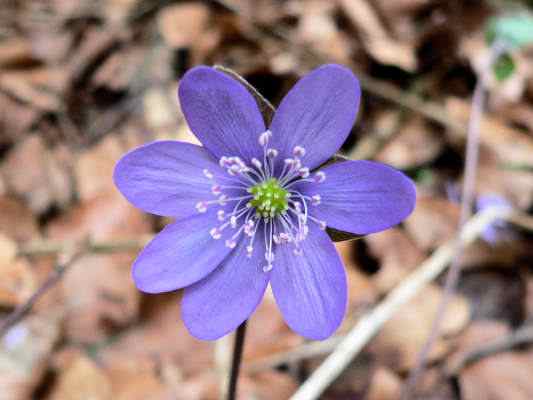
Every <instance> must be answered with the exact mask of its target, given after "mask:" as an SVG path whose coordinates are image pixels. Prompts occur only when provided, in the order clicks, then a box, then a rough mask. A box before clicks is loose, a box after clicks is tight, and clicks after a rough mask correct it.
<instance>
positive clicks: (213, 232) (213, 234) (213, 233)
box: [209, 228, 222, 240]
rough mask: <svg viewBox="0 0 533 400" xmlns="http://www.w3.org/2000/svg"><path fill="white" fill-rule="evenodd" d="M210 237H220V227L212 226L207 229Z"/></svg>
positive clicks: (216, 238)
mask: <svg viewBox="0 0 533 400" xmlns="http://www.w3.org/2000/svg"><path fill="white" fill-rule="evenodd" d="M209 233H210V235H211V237H212V238H213V239H215V240H218V239H220V238H221V237H222V233H221V232H220V229H218V228H213V229H211V230H210V231H209Z"/></svg>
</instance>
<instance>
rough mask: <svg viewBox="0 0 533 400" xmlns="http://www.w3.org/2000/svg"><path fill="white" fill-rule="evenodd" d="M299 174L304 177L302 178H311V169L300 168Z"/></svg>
mask: <svg viewBox="0 0 533 400" xmlns="http://www.w3.org/2000/svg"><path fill="white" fill-rule="evenodd" d="M298 174H299V175H300V176H301V177H302V178H307V177H308V176H309V168H307V167H303V168H300V169H299V170H298Z"/></svg>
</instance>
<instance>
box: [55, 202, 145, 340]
mask: <svg viewBox="0 0 533 400" xmlns="http://www.w3.org/2000/svg"><path fill="white" fill-rule="evenodd" d="M150 231H151V226H150V223H149V218H148V217H147V216H146V215H145V214H143V213H141V212H140V211H138V210H137V209H135V208H133V207H132V206H131V205H130V204H129V203H127V202H126V201H125V200H124V199H123V198H122V196H121V195H120V194H119V193H118V192H115V191H113V192H110V193H103V194H102V195H100V196H99V197H97V198H94V199H93V200H91V201H87V202H85V203H82V204H81V205H80V206H79V207H77V208H75V209H73V210H72V211H70V212H69V213H68V214H65V215H64V216H62V217H61V218H59V219H58V220H56V221H54V222H53V223H51V224H50V225H49V226H48V227H47V233H48V236H49V237H50V238H53V239H55V240H78V241H80V240H83V239H85V238H86V237H87V236H90V237H91V238H93V239H94V240H115V239H117V238H118V239H127V238H131V237H139V236H142V235H144V234H147V233H149V232H150ZM134 257H135V253H130V254H115V255H96V254H92V255H87V256H84V257H83V258H82V259H80V260H79V261H77V262H76V263H75V264H74V265H73V266H72V267H71V268H70V270H69V272H68V274H66V275H65V277H64V278H63V280H62V282H61V285H62V288H63V293H64V296H65V298H64V302H63V306H64V308H65V311H66V313H67V320H66V329H67V333H68V335H69V336H70V337H71V338H73V339H76V340H78V341H84V342H94V341H97V340H100V339H102V338H103V337H104V336H105V335H106V327H109V325H111V326H113V325H118V326H123V325H126V324H128V323H131V322H132V321H133V320H135V318H136V316H137V313H138V306H139V296H140V295H139V292H138V291H137V289H136V288H135V286H134V284H133V280H132V278H131V264H132V262H133V260H134Z"/></svg>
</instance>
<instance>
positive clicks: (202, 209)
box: [196, 201, 207, 213]
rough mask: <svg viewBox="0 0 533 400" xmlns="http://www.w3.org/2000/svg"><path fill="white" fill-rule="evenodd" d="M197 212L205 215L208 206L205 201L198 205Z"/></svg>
mask: <svg viewBox="0 0 533 400" xmlns="http://www.w3.org/2000/svg"><path fill="white" fill-rule="evenodd" d="M196 210H197V211H198V212H199V213H205V212H206V211H207V204H206V203H205V202H204V201H200V202H199V203H196Z"/></svg>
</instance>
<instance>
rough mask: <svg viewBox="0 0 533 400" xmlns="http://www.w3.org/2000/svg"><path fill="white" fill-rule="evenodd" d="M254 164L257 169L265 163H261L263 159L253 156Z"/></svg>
mask: <svg viewBox="0 0 533 400" xmlns="http://www.w3.org/2000/svg"><path fill="white" fill-rule="evenodd" d="M252 164H253V166H254V167H256V168H257V169H261V168H262V167H263V164H261V161H259V160H258V159H257V158H252Z"/></svg>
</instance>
